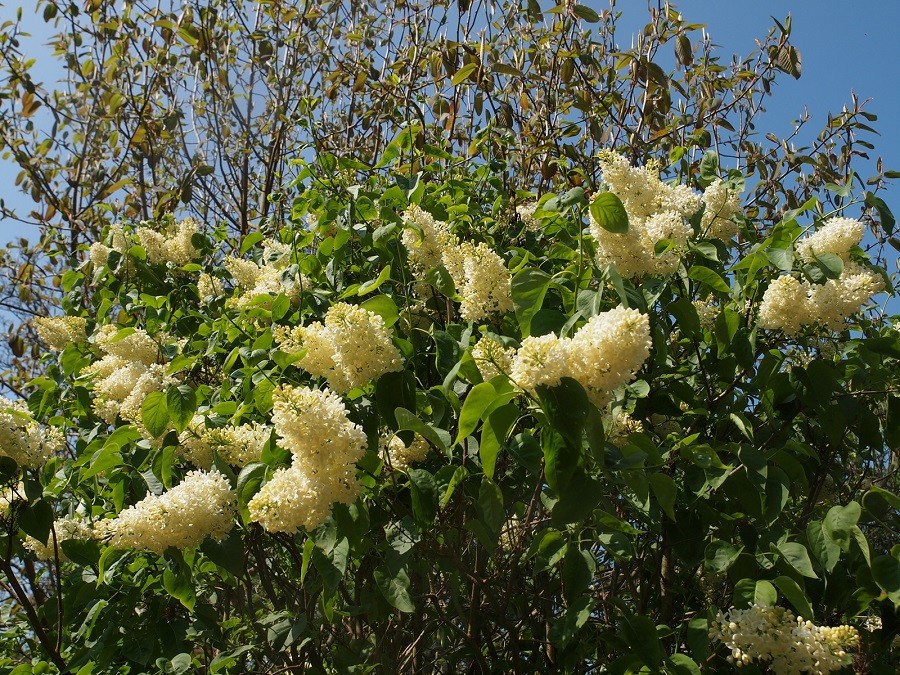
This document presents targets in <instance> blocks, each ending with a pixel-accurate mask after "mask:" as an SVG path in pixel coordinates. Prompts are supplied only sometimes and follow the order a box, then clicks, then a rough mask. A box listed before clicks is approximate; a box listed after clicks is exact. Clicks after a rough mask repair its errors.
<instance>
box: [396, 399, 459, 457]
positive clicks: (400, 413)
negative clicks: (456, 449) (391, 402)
mask: <svg viewBox="0 0 900 675" xmlns="http://www.w3.org/2000/svg"><path fill="white" fill-rule="evenodd" d="M394 417H396V418H397V425H398V427H399V428H400V429H401V430H402V429H409V430H410V431H415V432H416V433H417V434H419V435H420V436H422V437H423V438H425V439H426V440H427V441H429V442H430V443H431V444H432V445H434V446H435V447H436V448H438V449H440V450H441V451H443V452H447V449H448V448H449V447H450V434H449V433H448V432H447V431H445V430H444V429H439V428H437V427H435V426H434V425H432V424H428V423H426V422H423V421H422V420H420V419H419V418H418V417H416V416H415V415H414V414H413V413H411V412H410V411H409V410H407V409H406V408H397V409H396V410H394Z"/></svg>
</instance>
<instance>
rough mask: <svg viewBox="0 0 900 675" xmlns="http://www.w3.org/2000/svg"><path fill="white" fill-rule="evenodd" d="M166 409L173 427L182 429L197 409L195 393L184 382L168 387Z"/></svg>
mask: <svg viewBox="0 0 900 675" xmlns="http://www.w3.org/2000/svg"><path fill="white" fill-rule="evenodd" d="M166 410H167V411H168V414H169V419H170V420H171V422H172V424H173V425H174V426H175V428H176V429H177V430H178V431H179V432H181V431H184V430H185V429H186V428H187V426H188V424H190V421H191V420H192V419H193V417H194V412H196V410H197V394H195V393H194V390H193V389H192V388H191V387H189V386H188V385H186V384H181V385H178V386H177V387H169V391H168V392H166Z"/></svg>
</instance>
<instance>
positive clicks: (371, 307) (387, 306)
mask: <svg viewBox="0 0 900 675" xmlns="http://www.w3.org/2000/svg"><path fill="white" fill-rule="evenodd" d="M360 306H361V307H362V308H363V309H365V310H366V311H368V312H372V313H373V314H377V315H378V316H380V317H381V318H382V319H384V325H385V327H386V328H390V327H391V326H393V325H394V324H395V323H397V319H399V318H400V310H399V309H397V303H396V302H394V300H393V299H392V298H389V297H388V296H386V295H376V296H375V297H374V298H369V299H368V300H366V301H365V302H364V303H363V304H362V305H360Z"/></svg>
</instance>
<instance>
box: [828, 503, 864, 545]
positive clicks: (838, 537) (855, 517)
mask: <svg viewBox="0 0 900 675" xmlns="http://www.w3.org/2000/svg"><path fill="white" fill-rule="evenodd" d="M861 514H862V509H861V507H860V505H859V504H857V503H856V502H850V503H849V504H847V506H832V507H831V508H830V509H829V510H828V513H827V514H826V515H825V520H823V521H822V529H823V530H824V532H825V535H826V536H827V537H828V538H829V539H830V540H831V541H833V542H834V543H835V544H837V545H838V546H839V547H840V548H841V549H842V550H844V551H849V550H850V541H851V540H852V538H853V528H854V527H855V526H856V523H858V522H859V516H860V515H861Z"/></svg>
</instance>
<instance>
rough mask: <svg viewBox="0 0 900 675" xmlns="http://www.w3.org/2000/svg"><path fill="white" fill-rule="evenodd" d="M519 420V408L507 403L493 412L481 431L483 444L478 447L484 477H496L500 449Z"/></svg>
mask: <svg viewBox="0 0 900 675" xmlns="http://www.w3.org/2000/svg"><path fill="white" fill-rule="evenodd" d="M518 419H519V408H518V407H517V406H516V405H515V404H513V403H507V404H506V405H504V406H501V407H499V408H497V409H496V410H494V411H493V412H491V413H490V414H489V415H488V418H487V420H485V423H484V427H483V428H482V430H481V443H479V445H478V456H479V458H480V459H481V468H482V469H483V470H484V475H485V476H487V477H488V478H493V477H494V467H495V465H496V463H497V455H498V453H499V452H500V447H501V446H502V445H503V443H504V442H505V441H506V436H507V434H509V431H510V429H512V427H513V425H514V424H515V423H516V420H518Z"/></svg>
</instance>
